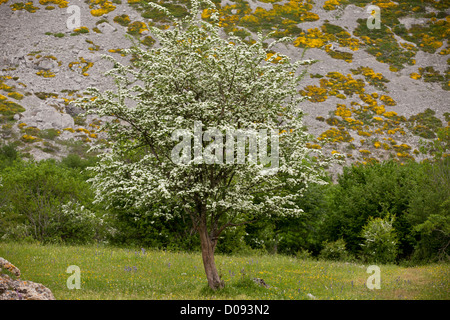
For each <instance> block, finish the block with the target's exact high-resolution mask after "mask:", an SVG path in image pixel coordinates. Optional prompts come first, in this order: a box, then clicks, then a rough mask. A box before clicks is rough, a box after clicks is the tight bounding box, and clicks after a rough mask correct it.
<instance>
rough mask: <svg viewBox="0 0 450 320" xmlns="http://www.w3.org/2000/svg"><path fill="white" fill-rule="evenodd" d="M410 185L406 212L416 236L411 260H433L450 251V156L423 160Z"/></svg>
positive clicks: (445, 256) (441, 257) (440, 258)
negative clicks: (417, 174) (431, 161)
mask: <svg viewBox="0 0 450 320" xmlns="http://www.w3.org/2000/svg"><path fill="white" fill-rule="evenodd" d="M423 167H424V170H423V174H422V175H421V176H420V179H418V180H417V183H416V184H415V185H414V186H413V188H411V191H410V201H409V206H408V210H407V214H406V218H407V220H408V222H409V223H410V224H411V225H412V226H413V230H412V233H413V234H414V235H415V237H416V239H417V244H416V246H415V252H414V255H413V260H415V261H416V262H418V261H424V262H427V261H436V260H442V259H444V258H448V256H449V255H450V247H449V244H450V158H449V157H447V158H444V159H442V160H438V161H436V162H434V163H425V164H423Z"/></svg>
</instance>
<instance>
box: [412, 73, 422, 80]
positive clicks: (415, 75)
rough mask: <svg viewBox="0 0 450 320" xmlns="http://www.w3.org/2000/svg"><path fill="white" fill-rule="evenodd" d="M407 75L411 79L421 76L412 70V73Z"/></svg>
mask: <svg viewBox="0 0 450 320" xmlns="http://www.w3.org/2000/svg"><path fill="white" fill-rule="evenodd" d="M409 77H410V78H411V79H414V80H418V79H420V78H422V76H421V75H420V74H418V73H416V72H412V73H411V74H410V75H409Z"/></svg>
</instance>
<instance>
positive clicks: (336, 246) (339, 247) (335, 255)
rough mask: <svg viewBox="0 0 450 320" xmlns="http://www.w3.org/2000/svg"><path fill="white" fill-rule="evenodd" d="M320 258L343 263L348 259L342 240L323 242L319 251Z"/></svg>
mask: <svg viewBox="0 0 450 320" xmlns="http://www.w3.org/2000/svg"><path fill="white" fill-rule="evenodd" d="M320 258H322V259H325V260H336V261H344V260H348V259H349V254H348V252H347V249H346V246H345V241H344V239H338V240H336V241H333V242H325V243H324V245H323V249H322V250H321V251H320Z"/></svg>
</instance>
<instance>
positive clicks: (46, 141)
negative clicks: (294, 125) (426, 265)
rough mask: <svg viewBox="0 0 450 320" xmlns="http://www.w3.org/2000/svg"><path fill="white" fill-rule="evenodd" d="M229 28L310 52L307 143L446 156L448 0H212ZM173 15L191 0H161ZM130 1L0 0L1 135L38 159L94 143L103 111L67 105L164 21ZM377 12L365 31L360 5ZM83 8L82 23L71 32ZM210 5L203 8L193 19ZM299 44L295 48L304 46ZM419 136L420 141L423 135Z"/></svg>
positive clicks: (356, 155) (295, 53)
mask: <svg viewBox="0 0 450 320" xmlns="http://www.w3.org/2000/svg"><path fill="white" fill-rule="evenodd" d="M214 2H215V3H216V5H217V9H218V10H219V15H220V23H221V25H222V27H223V28H224V29H225V30H226V31H227V32H234V33H235V34H238V35H240V36H242V37H243V38H245V39H247V40H250V39H251V37H254V36H255V35H256V32H257V31H258V30H262V31H263V32H264V33H267V32H269V31H275V33H274V34H273V37H274V38H279V37H283V36H290V37H292V38H293V41H292V42H291V43H290V44H288V45H279V46H278V47H276V50H278V51H279V52H281V53H284V54H286V55H288V56H290V57H291V58H292V59H293V60H297V59H301V58H302V55H303V54H304V56H303V58H311V59H317V60H318V62H317V63H315V64H313V65H312V66H310V68H309V74H308V75H307V76H306V77H305V79H304V81H303V85H302V87H301V88H299V92H300V94H302V95H304V96H306V97H308V100H307V101H304V102H303V104H302V105H301V108H302V109H303V111H304V112H305V113H306V117H305V122H306V125H307V127H308V130H309V131H310V132H311V134H313V135H314V137H315V138H316V139H315V141H314V142H313V143H311V144H309V147H310V148H313V149H324V150H326V152H339V153H341V154H342V158H343V159H345V160H346V163H351V162H363V163H367V162H370V161H379V160H382V159H389V158H395V159H398V160H399V161H405V160H406V159H417V160H422V159H424V158H427V157H428V158H431V157H442V156H446V154H447V155H448V153H449V141H450V138H449V125H450V103H449V102H450V92H449V89H450V73H449V72H450V67H449V65H450V57H449V54H450V43H449V40H448V39H449V35H450V17H449V15H448V14H449V12H450V4H449V2H448V1H434V0H421V1H419V0H399V1H396V2H395V1H389V0H376V1H368V0H328V1H318V0H317V1H314V2H313V1H311V0H305V1H300V0H291V1H285V0H283V1H277V0H261V1H254V0H249V1H242V0H237V1H217V0H216V1H214ZM159 3H160V4H162V5H163V6H165V7H166V8H168V9H169V11H171V12H172V13H173V14H174V16H175V17H182V16H183V15H184V14H185V13H186V6H188V5H189V1H187V0H181V1H177V0H174V1H162V0H161V1H159ZM144 4H145V1H143V2H140V1H137V0H128V1H125V0H113V1H109V0H85V1H80V0H78V1H65V0H39V1H28V2H21V1H17V0H0V70H1V71H0V141H2V142H5V143H10V142H13V141H16V142H17V144H18V145H19V148H20V149H21V151H22V152H23V153H24V155H25V156H28V157H34V158H35V159H37V160H40V159H46V158H60V157H62V156H64V155H66V154H68V153H79V154H83V153H84V152H85V151H86V149H87V147H88V146H90V145H92V144H97V143H101V142H102V140H103V139H104V137H105V136H104V133H100V132H97V130H98V128H99V127H100V125H101V119H97V118H96V117H95V116H88V117H83V116H82V110H80V109H77V108H75V107H73V105H72V104H71V101H72V100H74V99H76V98H77V97H81V96H82V92H83V90H84V89H85V88H87V87H88V86H96V87H98V88H103V89H104V88H108V87H110V86H111V83H110V82H109V79H107V78H105V77H104V76H103V73H104V72H105V71H107V70H108V69H109V68H110V67H111V64H110V63H109V62H108V61H106V60H104V59H101V55H103V54H110V55H113V56H114V57H116V58H120V59H122V60H123V61H124V62H126V61H127V60H129V57H126V56H124V55H123V54H122V53H121V51H120V50H121V49H123V48H127V47H129V46H130V44H131V42H130V40H129V39H127V38H126V37H125V36H126V35H127V34H128V35H131V36H132V37H134V38H135V39H138V40H139V41H140V42H141V43H142V46H148V47H151V46H153V45H157V43H156V42H155V40H154V38H153V37H152V35H151V33H150V32H149V27H150V26H157V27H159V28H162V29H165V28H168V27H169V22H168V21H167V20H165V17H164V16H163V15H161V14H160V13H159V12H157V11H155V10H151V9H148V8H146V7H145V6H144ZM369 4H374V5H376V6H378V7H379V8H380V17H381V23H380V29H369V28H368V24H367V19H368V18H369V16H370V15H369V13H367V12H366V8H367V7H368V5H369ZM70 6H77V7H78V8H79V9H80V26H79V28H76V29H74V30H71V29H69V28H68V26H67V23H68V21H69V20H70V21H72V20H71V19H72V17H73V12H72V11H68V9H69V8H70ZM210 14H211V12H209V11H208V10H204V11H203V13H202V18H204V19H209V16H210ZM305 48H306V49H307V50H306V52H304V49H305ZM421 141H422V142H421Z"/></svg>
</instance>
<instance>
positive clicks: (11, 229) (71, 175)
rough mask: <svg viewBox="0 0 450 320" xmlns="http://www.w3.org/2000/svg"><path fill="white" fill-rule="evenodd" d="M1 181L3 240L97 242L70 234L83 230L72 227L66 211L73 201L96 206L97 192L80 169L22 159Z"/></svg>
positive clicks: (1, 174)
mask: <svg viewBox="0 0 450 320" xmlns="http://www.w3.org/2000/svg"><path fill="white" fill-rule="evenodd" d="M0 178H1V185H0V195H1V199H0V200H1V201H0V212H2V219H0V220H1V224H0V238H3V239H10V240H21V239H22V238H26V237H31V238H33V239H35V240H38V241H41V242H54V241H58V242H59V241H61V240H62V241H67V242H73V243H80V242H85V241H87V239H89V241H93V237H86V236H85V235H84V233H73V232H71V231H70V230H71V229H74V228H78V230H80V228H82V227H81V226H80V225H74V226H70V223H69V221H71V220H68V217H69V216H70V215H69V214H68V213H67V210H66V212H65V211H64V210H63V208H64V207H63V206H64V205H67V204H68V203H71V202H74V203H80V204H81V205H82V204H84V205H86V206H87V205H90V206H92V204H91V203H92V197H93V193H92V191H91V189H90V187H89V185H88V184H87V182H86V181H85V180H84V179H83V177H82V175H80V172H79V170H76V169H69V168H67V167H64V166H62V165H60V164H59V163H58V162H56V161H55V160H46V161H41V162H33V161H28V162H25V161H20V160H19V161H15V162H14V163H13V164H12V165H10V166H8V167H6V168H5V169H4V170H2V171H1V172H0ZM80 212H81V211H80ZM70 217H72V218H73V215H72V216H70ZM72 220H73V219H72Z"/></svg>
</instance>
